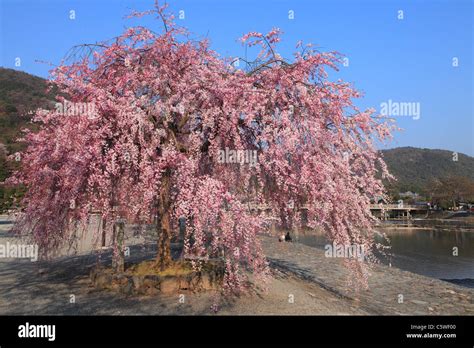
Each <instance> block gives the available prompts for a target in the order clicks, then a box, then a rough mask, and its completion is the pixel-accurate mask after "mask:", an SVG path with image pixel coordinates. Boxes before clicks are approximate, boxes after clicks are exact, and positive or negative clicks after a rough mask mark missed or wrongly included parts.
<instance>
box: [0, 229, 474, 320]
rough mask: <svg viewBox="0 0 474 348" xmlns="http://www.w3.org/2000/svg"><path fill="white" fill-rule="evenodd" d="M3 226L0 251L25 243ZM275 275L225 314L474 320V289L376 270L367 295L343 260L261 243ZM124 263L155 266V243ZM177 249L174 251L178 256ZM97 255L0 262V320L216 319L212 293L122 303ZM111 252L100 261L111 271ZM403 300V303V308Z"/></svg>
mask: <svg viewBox="0 0 474 348" xmlns="http://www.w3.org/2000/svg"><path fill="white" fill-rule="evenodd" d="M10 228H11V224H0V244H6V243H7V242H10V243H15V242H16V243H20V240H19V239H17V238H15V237H14V236H12V235H11V234H10V233H9V229H10ZM260 238H261V240H262V245H263V248H264V252H265V253H266V255H267V257H268V261H269V262H270V265H271V268H272V275H273V277H272V279H271V280H270V283H269V284H268V292H267V293H263V292H256V293H252V294H247V295H244V296H241V297H240V298H233V299H231V300H226V301H222V302H221V305H220V310H219V312H218V313H217V314H219V315H373V314H381V315H408V314H414V315H418V314H428V315H430V314H433V315H454V314H458V315H473V314H474V305H473V302H472V298H473V293H474V290H473V289H467V288H462V287H459V286H457V285H453V284H450V283H447V282H444V281H440V280H437V279H431V278H427V277H424V276H420V275H417V274H414V273H410V272H405V271H401V270H398V269H396V268H393V267H392V268H390V267H388V266H384V265H375V266H374V268H373V271H372V274H371V276H370V278H369V287H370V288H369V290H367V291H360V292H358V293H356V292H354V291H352V290H351V288H349V287H348V286H347V280H348V279H350V277H351V274H350V273H349V271H348V270H347V269H346V268H345V267H344V266H343V265H342V260H341V259H337V258H326V257H325V256H324V251H323V250H321V249H318V248H313V247H310V246H307V245H303V244H300V243H280V242H278V240H277V238H274V237H268V236H261V237H260ZM129 247H130V256H128V257H127V259H126V264H128V265H130V264H133V263H136V262H139V261H141V260H145V259H152V258H153V257H154V255H156V245H155V244H149V243H145V244H135V245H129ZM176 250H177V249H175V251H176ZM97 252H98V251H93V252H86V253H83V254H80V255H75V256H74V255H66V256H63V257H60V258H57V259H54V260H51V261H38V262H31V261H29V260H19V259H0V315H25V314H32V315H43V314H44V315H210V314H212V312H211V311H210V307H211V305H212V304H213V302H214V299H215V294H214V293H212V292H202V293H191V292H189V293H186V292H185V293H183V294H184V295H185V297H184V303H181V302H182V301H180V297H179V295H180V294H175V295H159V296H129V297H127V296H124V295H121V294H117V293H115V292H110V291H106V290H97V289H95V288H93V287H92V286H91V282H90V278H89V274H90V270H91V269H92V268H93V267H95V266H96V265H97V262H98V257H97ZM110 257H111V253H110V251H107V250H106V251H103V253H102V256H101V258H100V262H102V263H104V264H110V262H111V260H110ZM400 295H402V296H403V301H401V302H400Z"/></svg>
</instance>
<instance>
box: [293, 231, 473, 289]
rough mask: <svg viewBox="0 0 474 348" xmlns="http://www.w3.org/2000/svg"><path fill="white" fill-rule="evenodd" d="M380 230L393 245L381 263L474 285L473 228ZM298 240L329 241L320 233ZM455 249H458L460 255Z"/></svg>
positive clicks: (320, 244)
mask: <svg viewBox="0 0 474 348" xmlns="http://www.w3.org/2000/svg"><path fill="white" fill-rule="evenodd" d="M379 231H380V232H385V233H386V235H387V237H388V238H389V239H390V245H391V249H390V254H391V256H390V257H389V258H387V259H386V258H381V259H380V261H381V262H382V263H384V264H388V263H391V264H392V267H397V268H400V269H402V270H406V271H409V272H413V273H418V274H421V275H424V276H427V277H432V278H437V279H443V280H449V281H450V282H453V283H456V284H459V285H462V286H466V287H472V288H474V232H473V231H462V230H456V229H451V230H445V229H443V230H440V229H435V228H430V229H420V228H410V227H396V228H395V227H382V228H380V229H379ZM298 241H299V242H300V243H303V244H305V245H308V246H312V247H317V248H324V246H325V245H326V244H328V242H327V240H326V239H325V238H324V236H322V235H321V234H316V235H314V234H311V235H308V234H306V235H302V234H300V235H299V236H298ZM453 248H457V253H458V255H457V256H455V255H453V254H455V253H454V250H453Z"/></svg>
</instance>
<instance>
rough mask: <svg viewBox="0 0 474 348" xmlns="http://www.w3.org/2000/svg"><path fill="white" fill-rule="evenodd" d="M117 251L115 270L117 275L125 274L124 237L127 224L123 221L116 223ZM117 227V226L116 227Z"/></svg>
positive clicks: (114, 263)
mask: <svg viewBox="0 0 474 348" xmlns="http://www.w3.org/2000/svg"><path fill="white" fill-rule="evenodd" d="M115 225H116V229H115V230H116V237H117V240H116V242H115V243H116V250H115V253H114V257H113V258H114V260H113V268H114V271H115V273H123V272H124V271H125V254H124V248H123V243H124V235H125V223H124V222H123V221H119V222H116V224H115ZM114 227H115V226H114Z"/></svg>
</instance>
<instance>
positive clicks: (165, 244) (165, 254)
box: [156, 172, 172, 270]
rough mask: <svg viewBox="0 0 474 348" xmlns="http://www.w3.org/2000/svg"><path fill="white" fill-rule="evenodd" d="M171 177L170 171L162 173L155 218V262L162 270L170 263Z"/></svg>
mask: <svg viewBox="0 0 474 348" xmlns="http://www.w3.org/2000/svg"><path fill="white" fill-rule="evenodd" d="M170 191H171V179H170V173H169V172H166V173H165V174H164V175H163V181H162V184H161V191H160V202H159V208H158V218H157V224H156V228H157V232H158V253H157V256H156V262H157V264H158V265H159V266H160V268H161V269H162V270H163V269H165V268H166V267H168V266H169V265H170V264H171V261H172V260H171V232H172V231H171V211H170V210H171V209H170V207H171V199H170V193H171V192H170Z"/></svg>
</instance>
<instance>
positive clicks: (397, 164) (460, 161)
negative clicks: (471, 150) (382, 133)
mask: <svg viewBox="0 0 474 348" xmlns="http://www.w3.org/2000/svg"><path fill="white" fill-rule="evenodd" d="M382 153H383V156H384V159H385V162H386V163H387V165H388V167H389V170H390V172H391V173H392V174H393V175H394V176H395V177H396V178H397V179H398V182H397V183H396V184H395V185H396V187H397V188H398V190H399V192H405V191H413V192H421V191H422V190H423V189H424V188H425V187H426V186H427V185H429V184H430V182H432V180H433V179H436V178H446V177H450V176H456V177H467V178H470V179H472V180H474V157H470V156H467V155H464V154H461V153H459V154H458V158H457V161H454V160H453V151H447V150H432V149H420V148H416V147H398V148H394V149H390V150H383V151H382Z"/></svg>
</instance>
